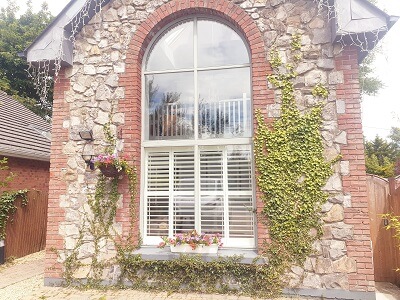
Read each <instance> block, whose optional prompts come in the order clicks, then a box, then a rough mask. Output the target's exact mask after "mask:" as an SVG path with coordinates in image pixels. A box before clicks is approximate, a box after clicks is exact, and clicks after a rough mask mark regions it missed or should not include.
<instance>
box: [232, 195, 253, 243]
mask: <svg viewBox="0 0 400 300" xmlns="http://www.w3.org/2000/svg"><path fill="white" fill-rule="evenodd" d="M229 237H230V238H253V237H254V212H253V199H252V196H251V195H250V196H229Z"/></svg>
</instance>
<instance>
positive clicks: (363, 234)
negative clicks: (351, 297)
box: [335, 47, 375, 291]
mask: <svg viewBox="0 0 400 300" xmlns="http://www.w3.org/2000/svg"><path fill="white" fill-rule="evenodd" d="M335 62H336V69H337V70H338V71H342V72H343V75H344V81H343V83H342V84H339V85H338V86H337V90H336V94H337V99H338V100H339V99H340V100H343V101H344V102H345V110H344V112H343V113H339V114H338V125H339V129H340V130H343V131H345V132H346V133H347V144H346V145H343V146H342V147H341V154H342V155H343V158H342V160H344V161H349V162H350V172H349V174H348V175H343V176H342V183H343V192H344V194H348V195H351V207H348V208H345V223H346V224H350V225H353V226H354V229H353V230H354V239H353V240H350V241H347V243H346V244H347V254H348V256H349V257H353V258H354V259H355V260H356V262H357V273H352V274H349V284H350V289H351V290H358V291H365V290H367V291H374V286H375V283H374V268H373V261H372V258H373V257H372V249H371V246H372V243H371V237H370V226H369V215H368V199H367V182H366V172H365V157H364V139H363V131H362V124H361V102H360V100H361V95H360V86H359V74H358V50H357V48H356V47H345V48H344V49H343V51H342V53H341V54H340V55H339V56H337V57H336V60H335Z"/></svg>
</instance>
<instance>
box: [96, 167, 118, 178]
mask: <svg viewBox="0 0 400 300" xmlns="http://www.w3.org/2000/svg"><path fill="white" fill-rule="evenodd" d="M99 169H100V171H101V173H103V175H104V176H106V177H113V178H115V177H119V176H120V175H121V174H122V170H120V171H119V170H117V168H116V167H115V166H113V165H100V166H99Z"/></svg>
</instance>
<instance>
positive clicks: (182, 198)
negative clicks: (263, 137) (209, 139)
mask: <svg viewBox="0 0 400 300" xmlns="http://www.w3.org/2000/svg"><path fill="white" fill-rule="evenodd" d="M195 153H196V152H195V151H194V148H178V147H176V148H172V149H171V148H170V149H168V150H165V151H161V150H157V151H155V150H153V151H152V150H148V152H147V155H146V156H147V162H146V167H147V174H146V175H147V176H146V179H147V180H146V181H147V182H146V183H145V184H146V186H145V197H146V235H145V240H146V237H148V238H149V239H152V238H155V237H160V236H168V235H171V234H176V233H181V232H187V231H189V230H192V229H197V230H198V231H201V232H206V233H220V234H221V235H222V237H223V238H224V244H225V245H226V246H227V247H238V246H239V247H254V241H255V240H254V238H255V224H254V222H255V214H254V212H253V210H254V203H253V186H252V172H253V171H252V155H251V147H250V146H249V145H247V146H243V145H237V146H230V145H227V146H217V147H216V146H202V147H199V151H198V152H197V153H198V157H196V156H195ZM196 162H198V164H197V163H196ZM196 165H198V168H199V169H197V170H196ZM196 178H198V182H196ZM196 186H197V188H198V189H197V190H198V191H199V194H198V195H197V194H195V191H196ZM196 220H197V221H198V222H199V224H198V226H197V227H196Z"/></svg>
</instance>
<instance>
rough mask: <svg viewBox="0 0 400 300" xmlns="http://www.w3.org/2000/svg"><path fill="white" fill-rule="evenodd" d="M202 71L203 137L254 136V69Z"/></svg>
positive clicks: (201, 108) (200, 123)
mask: <svg viewBox="0 0 400 300" xmlns="http://www.w3.org/2000/svg"><path fill="white" fill-rule="evenodd" d="M198 74H199V75H198V78H199V137H200V138H202V139H206V138H233V137H250V136H251V123H250V122H251V114H252V111H251V107H250V68H237V69H228V70H216V71H201V72H199V73H198Z"/></svg>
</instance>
